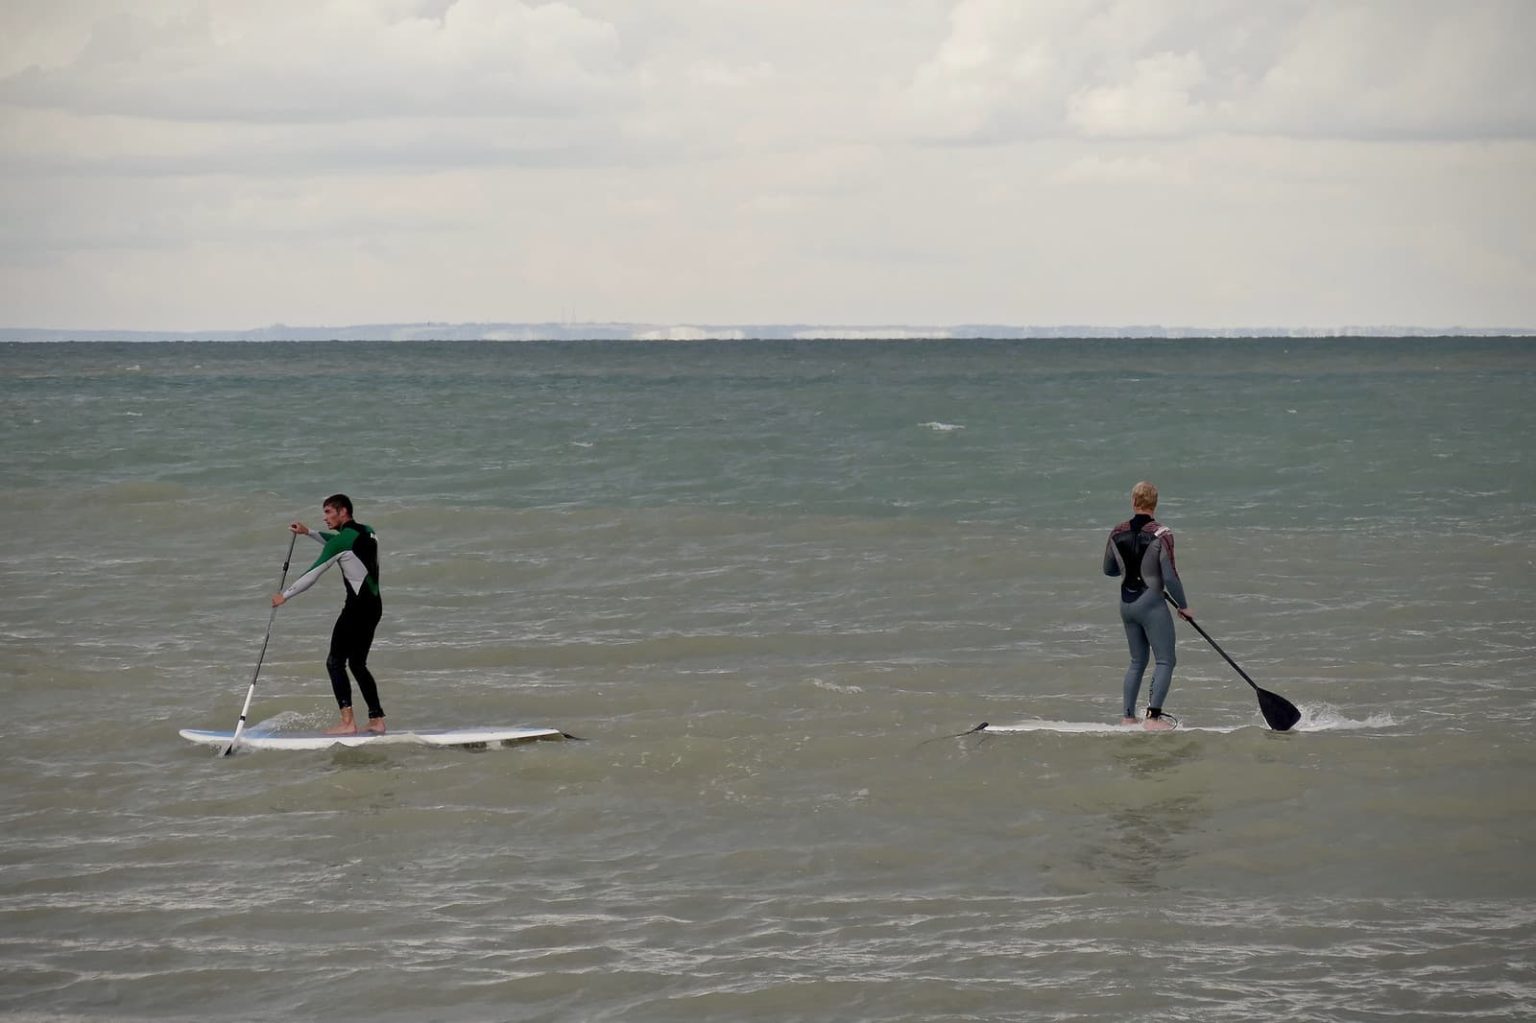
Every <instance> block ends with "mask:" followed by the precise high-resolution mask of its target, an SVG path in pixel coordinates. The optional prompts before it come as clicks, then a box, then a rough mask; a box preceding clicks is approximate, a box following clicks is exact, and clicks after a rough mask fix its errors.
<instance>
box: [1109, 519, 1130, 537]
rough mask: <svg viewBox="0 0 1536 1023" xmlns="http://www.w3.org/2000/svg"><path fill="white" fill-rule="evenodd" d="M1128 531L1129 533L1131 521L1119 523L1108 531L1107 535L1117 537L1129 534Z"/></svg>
mask: <svg viewBox="0 0 1536 1023" xmlns="http://www.w3.org/2000/svg"><path fill="white" fill-rule="evenodd" d="M1130 531H1131V520H1130V519H1126V520H1125V521H1124V522H1122V523H1120V524H1119V525H1117V526H1115V527H1114V528H1113V529H1111V530H1110V531H1109V535H1110V536H1119V535H1120V534H1121V533H1129V532H1130Z"/></svg>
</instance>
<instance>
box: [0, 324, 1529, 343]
mask: <svg viewBox="0 0 1536 1023" xmlns="http://www.w3.org/2000/svg"><path fill="white" fill-rule="evenodd" d="M1530 337H1536V328H1532V327H1396V326H1342V327H1275V326H1266V327H1163V326H1155V325H1135V326H1125V327H1104V326H1088V325H1080V324H1072V325H1064V326H1051V327H1044V326H1029V327H1019V326H1007V325H1001V324H961V325H956V326H948V327H928V326H899V325H889V324H887V325H872V326H863V325H852V326H826V325H816V324H742V325H726V326H722V325H709V324H702V325H691V324H681V325H658V324H646V323H373V324H360V325H354V326H343V327H324V326H322V327H290V326H287V325H285V324H274V325H272V326H269V327H256V328H249V329H243V330H79V329H68V328H29V327H0V343H26V342H42V343H46V342H64V341H83V342H91V341H98V342H135V341H144V342H155V341H657V342H666V341H980V340H992V341H1016V340H1112V339H1126V340H1134V339H1140V340H1155V339H1168V340H1202V339H1211V340H1219V339H1233V340H1237V339H1254V340H1259V339H1282V340H1283V339H1329V338H1333V339H1348V338H1378V339H1386V338H1530Z"/></svg>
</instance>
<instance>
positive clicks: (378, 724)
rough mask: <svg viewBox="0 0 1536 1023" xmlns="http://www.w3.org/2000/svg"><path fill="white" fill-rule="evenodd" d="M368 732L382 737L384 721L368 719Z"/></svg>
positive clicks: (381, 719)
mask: <svg viewBox="0 0 1536 1023" xmlns="http://www.w3.org/2000/svg"><path fill="white" fill-rule="evenodd" d="M368 731H370V732H372V733H374V734H375V735H383V734H384V719H383V718H369V719H368Z"/></svg>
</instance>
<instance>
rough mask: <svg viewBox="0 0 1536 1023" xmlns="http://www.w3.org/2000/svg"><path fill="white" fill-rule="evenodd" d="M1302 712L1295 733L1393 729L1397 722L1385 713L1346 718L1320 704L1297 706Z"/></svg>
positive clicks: (1333, 709) (1337, 711)
mask: <svg viewBox="0 0 1536 1023" xmlns="http://www.w3.org/2000/svg"><path fill="white" fill-rule="evenodd" d="M1296 709H1297V710H1299V711H1301V720H1300V721H1298V722H1296V727H1295V728H1294V729H1293V731H1297V732H1337V731H1347V730H1350V729H1362V728H1392V727H1394V726H1396V724H1397V720H1396V719H1395V718H1394V717H1392V715H1391V714H1387V713H1385V712H1383V713H1380V714H1372V715H1370V716H1369V717H1367V718H1365V719H1364V720H1360V719H1356V718H1349V717H1345V716H1344V715H1343V714H1342V713H1340V712H1339V710H1338V709H1337V708H1336V707H1334V706H1332V705H1331V704H1327V703H1320V704H1318V705H1316V706H1314V707H1303V706H1301V705H1300V704H1297V705H1296Z"/></svg>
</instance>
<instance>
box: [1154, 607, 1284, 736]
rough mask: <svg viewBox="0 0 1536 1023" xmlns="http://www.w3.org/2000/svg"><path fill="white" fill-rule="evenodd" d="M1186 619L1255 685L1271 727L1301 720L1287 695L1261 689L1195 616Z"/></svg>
mask: <svg viewBox="0 0 1536 1023" xmlns="http://www.w3.org/2000/svg"><path fill="white" fill-rule="evenodd" d="M1163 596H1164V597H1165V598H1167V600H1168V603H1170V604H1173V606H1174V608H1175V609H1177V608H1178V606H1179V605H1178V604H1177V603H1175V601H1174V599H1173V598H1172V597H1169V596H1168V594H1166V593H1164V594H1163ZM1184 620H1185V621H1186V622H1188V623H1189V624H1191V625H1193V626H1194V627H1195V631H1196V632H1198V633H1200V635H1202V636H1204V637H1205V641H1206V642H1207V643H1209V644H1211V646H1212V647H1213V648H1215V650H1216V652H1217V653H1218V654H1220V655H1221V656H1222V657H1224V658H1226V661H1227V663H1228V664H1230V665H1232V667H1233V668H1235V669H1236V670H1237V673H1238V674H1239V675H1241V676H1243V681H1244V682H1247V683H1248V684H1249V685H1250V686H1253V691H1254V692H1255V693H1258V694H1259V713H1261V714H1263V715H1264V720H1265V721H1266V722H1268V723H1269V727H1271V728H1273V729H1274V730H1275V731H1277V732H1286V731H1290V729H1291V727H1292V726H1293V725H1295V724H1296V722H1298V721H1300V720H1301V711H1299V710H1297V709H1296V705H1295V704H1294V703H1292V702H1291V701H1290V700H1287V699H1286V698H1285V697H1283V696H1281V695H1279V694H1278V693H1272V692H1270V691H1269V690H1268V689H1260V688H1259V686H1258V683H1256V682H1254V680H1253V679H1251V678H1249V677H1248V673H1247V672H1246V671H1244V670H1243V669H1242V668H1241V667H1239V666H1238V663H1237V662H1236V661H1234V660H1233V659H1232V658H1231V657H1228V656H1227V652H1226V651H1225V650H1223V649H1222V648H1221V647H1220V646H1219V645H1218V644H1217V642H1216V641H1215V640H1214V639H1212V638H1211V636H1210V633H1208V632H1206V631H1205V630H1204V629H1202V628H1200V623H1199V622H1197V621H1195V620H1194V619H1193V618H1185V619H1184Z"/></svg>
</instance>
